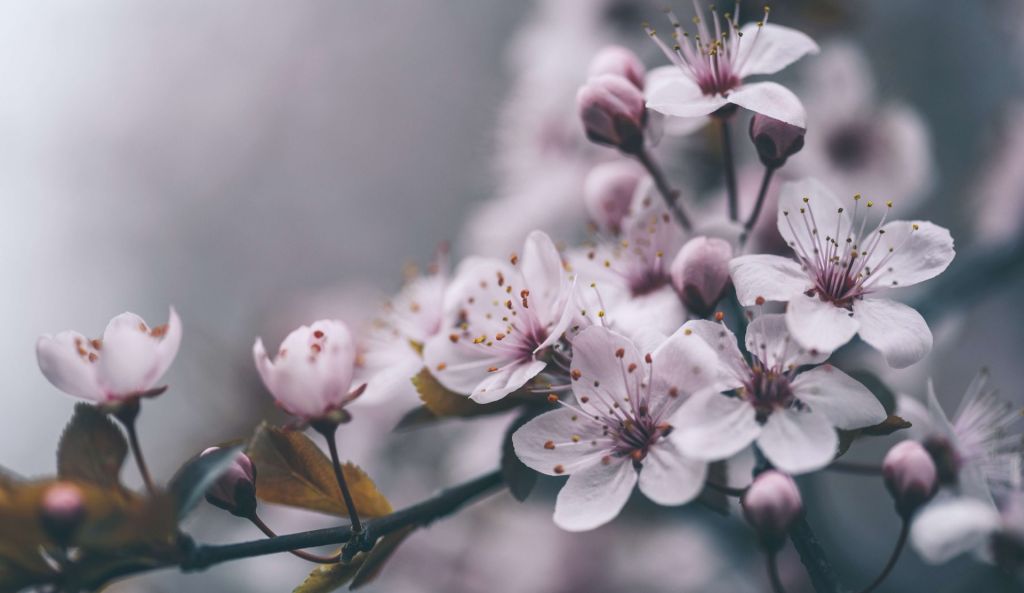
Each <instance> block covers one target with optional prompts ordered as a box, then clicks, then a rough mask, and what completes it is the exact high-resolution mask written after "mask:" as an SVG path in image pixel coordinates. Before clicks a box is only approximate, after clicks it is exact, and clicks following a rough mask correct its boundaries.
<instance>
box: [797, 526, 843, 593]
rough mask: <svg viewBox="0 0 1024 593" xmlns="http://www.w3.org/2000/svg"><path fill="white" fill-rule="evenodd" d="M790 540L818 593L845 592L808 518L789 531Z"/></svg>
mask: <svg viewBox="0 0 1024 593" xmlns="http://www.w3.org/2000/svg"><path fill="white" fill-rule="evenodd" d="M789 539H790V541H792V542H793V547H794V548H796V551H797V553H798V554H799V555H800V562H802V563H803V565H804V568H805V569H807V575H808V576H809V577H811V586H812V587H813V588H814V590H815V591H816V592H817V593H840V592H841V591H843V590H844V589H843V588H842V586H841V585H840V584H839V577H838V575H836V571H835V569H834V568H833V567H832V563H831V562H829V560H828V556H826V555H825V550H824V548H822V547H821V543H819V542H818V538H817V536H815V535H814V531H813V530H812V529H811V525H810V523H808V522H807V518H806V517H800V518H799V519H797V521H796V523H794V524H793V527H792V528H791V529H790V531H789Z"/></svg>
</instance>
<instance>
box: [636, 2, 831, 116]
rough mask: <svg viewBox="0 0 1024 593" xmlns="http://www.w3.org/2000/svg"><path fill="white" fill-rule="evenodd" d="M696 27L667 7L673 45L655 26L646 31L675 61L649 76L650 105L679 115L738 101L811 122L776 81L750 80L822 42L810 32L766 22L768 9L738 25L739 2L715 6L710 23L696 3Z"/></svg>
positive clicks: (756, 109)
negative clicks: (721, 10)
mask: <svg viewBox="0 0 1024 593" xmlns="http://www.w3.org/2000/svg"><path fill="white" fill-rule="evenodd" d="M693 8H694V15H695V16H694V17H693V22H694V25H695V26H696V32H695V33H694V35H693V36H692V37H691V35H690V33H688V32H687V31H685V30H684V28H683V25H682V23H680V22H679V19H677V18H676V16H675V15H674V14H673V13H672V12H669V13H668V16H669V20H670V21H671V23H672V45H671V46H670V45H669V44H667V43H665V42H664V41H662V40H661V39H660V38H659V37H658V35H657V33H656V32H655V30H654V29H652V28H650V27H649V26H648V27H647V34H648V35H650V37H651V38H652V39H653V40H654V41H655V43H657V44H658V47H659V48H661V50H662V52H663V53H664V54H665V56H666V57H668V59H669V61H671V62H672V65H671V66H663V67H661V68H657V69H655V70H652V71H651V73H650V74H649V75H648V77H647V83H646V89H647V107H649V108H650V109H653V110H654V111H657V112H660V113H663V114H665V115H670V116H676V117H689V118H693V117H704V116H707V115H710V114H713V113H715V112H716V111H718V110H719V109H721V108H723V107H726V106H727V105H738V106H740V107H743V108H746V109H749V110H750V111H753V112H755V113H761V114H763V115H767V116H768V117H771V118H774V119H777V120H780V121H784V122H786V123H788V124H792V125H794V126H799V127H801V128H805V127H807V123H806V114H805V112H804V107H803V105H802V104H801V103H800V99H798V98H797V96H796V95H794V94H793V92H792V91H790V90H789V89H787V88H786V87H784V86H782V85H780V84H778V83H775V82H755V83H746V82H744V79H746V78H747V77H749V76H754V75H759V74H774V73H776V72H778V71H779V70H782V69H783V68H785V67H786V66H788V65H790V64H792V63H793V62H795V61H797V60H798V59H800V58H801V57H803V56H804V55H806V54H810V53H817V52H818V45H817V44H816V43H815V42H814V40H812V39H811V38H810V37H808V36H807V35H805V34H803V33H801V32H799V31H796V30H794V29H790V28H788V27H782V26H779V25H770V24H768V22H767V20H768V8H767V7H765V12H764V18H763V19H762V20H761V21H758V22H757V23H748V24H746V25H744V26H743V27H740V25H739V5H738V4H737V6H736V10H735V12H733V13H725V14H724V15H722V17H719V15H718V12H717V11H716V10H715V8H714V7H712V8H711V22H710V23H709V22H707V21H705V20H704V19H703V17H702V11H701V10H700V8H699V7H698V6H697V2H696V0H694V3H693Z"/></svg>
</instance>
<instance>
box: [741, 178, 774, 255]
mask: <svg viewBox="0 0 1024 593" xmlns="http://www.w3.org/2000/svg"><path fill="white" fill-rule="evenodd" d="M775 170H776V167H765V168H764V177H762V178H761V189H760V190H758V192H757V201H756V202H754V211H753V212H751V213H750V218H748V219H747V222H746V224H744V225H743V235H742V236H741V237H740V244H741V245H742V244H743V243H745V242H746V241H747V237H748V236H749V235H750V231H751V230H753V228H754V225H755V224H757V219H758V218H759V217H760V216H761V208H762V207H764V200H765V197H767V195H768V186H769V185H770V184H771V182H772V175H773V174H774V173H775Z"/></svg>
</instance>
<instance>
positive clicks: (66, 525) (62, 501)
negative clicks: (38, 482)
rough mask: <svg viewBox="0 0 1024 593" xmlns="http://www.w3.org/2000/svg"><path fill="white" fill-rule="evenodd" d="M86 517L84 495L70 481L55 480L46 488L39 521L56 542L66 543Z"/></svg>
mask: <svg viewBox="0 0 1024 593" xmlns="http://www.w3.org/2000/svg"><path fill="white" fill-rule="evenodd" d="M85 517H86V509H85V495H84V494H83V493H82V489H81V488H79V487H78V486H76V485H74V484H72V483H71V482H57V483H55V484H53V485H51V486H49V487H48V488H47V489H46V492H45V493H43V500H42V504H41V507H40V509H39V521H40V522H41V523H42V525H43V529H45V530H46V533H47V534H48V535H49V536H50V537H51V538H53V539H54V541H56V542H57V543H60V544H63V543H66V542H67V541H68V540H70V538H71V537H72V536H73V535H74V533H75V531H77V530H78V527H79V526H80V525H81V524H82V521H83V520H84V519H85Z"/></svg>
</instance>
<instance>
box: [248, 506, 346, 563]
mask: <svg viewBox="0 0 1024 593" xmlns="http://www.w3.org/2000/svg"><path fill="white" fill-rule="evenodd" d="M246 518H247V519H249V521H252V524H253V525H255V526H256V527H257V528H258V529H259V530H260V531H262V532H263V533H264V534H266V536H267V537H277V534H276V533H274V530H273V529H271V528H270V526H269V525H267V524H266V523H264V522H263V519H260V517H259V515H257V514H256V513H253V514H252V515H250V516H248V517H246ZM288 552H289V553H290V554H292V555H293V556H295V557H297V558H302V559H303V560H308V561H309V562H315V563H317V564H336V563H338V562H340V561H341V552H338V553H336V554H331V555H330V556H321V555H319V554H313V553H312V552H306V551H305V550H288Z"/></svg>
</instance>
